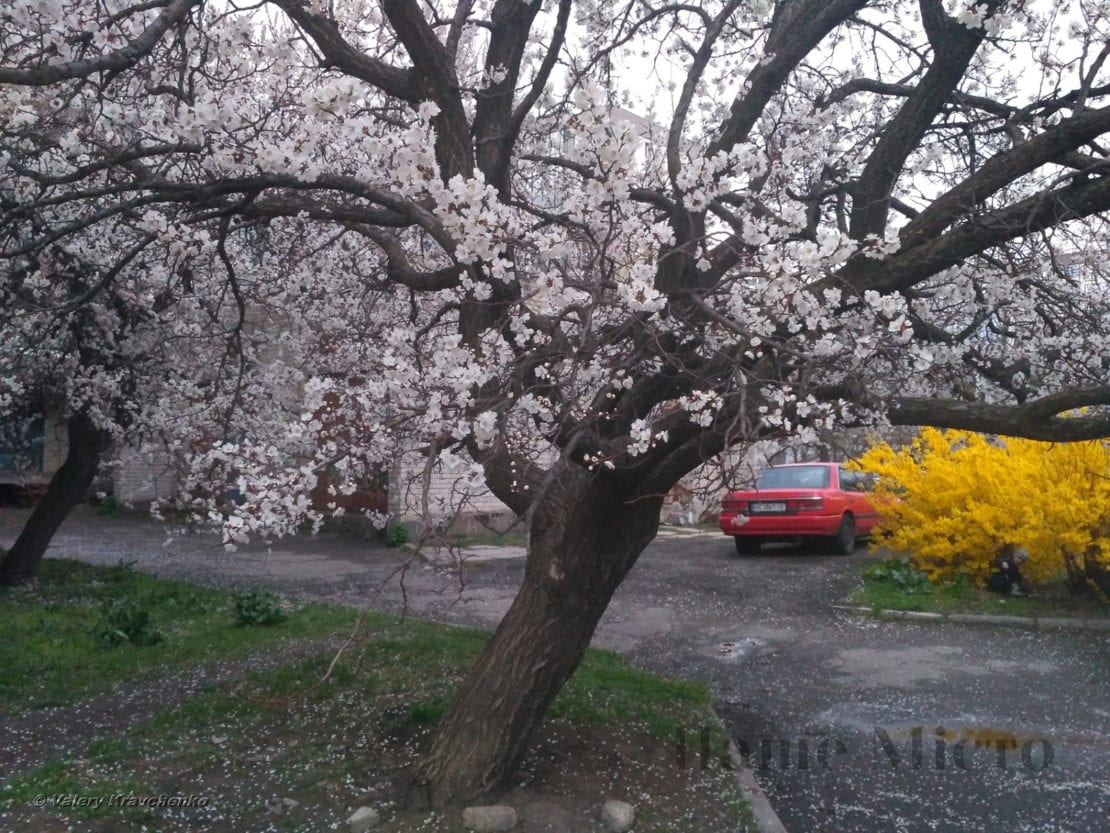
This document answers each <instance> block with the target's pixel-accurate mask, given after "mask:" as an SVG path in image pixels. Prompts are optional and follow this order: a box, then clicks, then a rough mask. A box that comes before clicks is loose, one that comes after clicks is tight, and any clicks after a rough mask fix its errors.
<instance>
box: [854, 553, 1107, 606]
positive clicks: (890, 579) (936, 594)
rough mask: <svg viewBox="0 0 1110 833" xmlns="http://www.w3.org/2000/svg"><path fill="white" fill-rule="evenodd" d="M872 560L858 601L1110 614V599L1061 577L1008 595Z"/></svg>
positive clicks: (965, 580) (863, 603)
mask: <svg viewBox="0 0 1110 833" xmlns="http://www.w3.org/2000/svg"><path fill="white" fill-rule="evenodd" d="M887 563H888V562H887V561H885V560H884V561H880V562H871V563H869V564H867V565H865V567H864V569H863V584H862V585H861V587H860V588H859V589H858V590H857V591H856V592H855V594H854V595H853V597H852V602H853V603H854V604H858V605H861V606H863V607H868V608H871V609H872V610H912V611H924V612H929V613H982V614H991V615H1003V616H1046V617H1047V616H1059V617H1081V618H1082V617H1107V616H1110V605H1104V604H1102V603H1100V602H1099V601H1097V600H1096V599H1092V598H1090V597H1089V596H1085V595H1081V594H1074V593H1070V592H1069V591H1068V589H1067V587H1066V586H1065V585H1064V583H1063V582H1060V583H1057V584H1051V585H1047V586H1045V587H1038V588H1036V595H1035V596H1026V597H1010V596H1002V595H999V594H998V593H992V592H990V591H989V590H984V589H982V588H979V587H976V586H975V585H973V584H972V583H971V582H970V581H969V580H968V578H967V577H966V576H962V575H961V576H959V577H957V578H956V579H953V580H950V581H942V582H939V583H936V584H930V583H929V582H928V581H913V580H908V579H903V580H898V573H897V571H895V575H894V576H889V575H884V573H886V572H887V571H885V570H883V569H881V568H879V565H885V564H887Z"/></svg>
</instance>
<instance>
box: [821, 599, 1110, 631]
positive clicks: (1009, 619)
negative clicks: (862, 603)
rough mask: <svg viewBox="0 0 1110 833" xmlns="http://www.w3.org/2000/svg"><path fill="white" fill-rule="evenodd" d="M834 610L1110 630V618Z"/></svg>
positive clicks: (929, 619) (886, 616)
mask: <svg viewBox="0 0 1110 833" xmlns="http://www.w3.org/2000/svg"><path fill="white" fill-rule="evenodd" d="M830 607H831V608H833V610H842V611H845V612H847V613H863V614H866V615H869V616H877V617H878V618H880V619H898V620H905V621H908V622H955V623H957V624H961V625H1000V626H1002V627H1008V628H1025V629H1027V630H1029V629H1033V628H1038V629H1044V630H1076V631H1079V630H1086V631H1106V632H1110V619H1069V618H1065V617H1060V616H998V615H995V614H990V613H928V612H925V611H919V610H872V609H871V608H869V607H859V606H857V605H839V604H834V605H830Z"/></svg>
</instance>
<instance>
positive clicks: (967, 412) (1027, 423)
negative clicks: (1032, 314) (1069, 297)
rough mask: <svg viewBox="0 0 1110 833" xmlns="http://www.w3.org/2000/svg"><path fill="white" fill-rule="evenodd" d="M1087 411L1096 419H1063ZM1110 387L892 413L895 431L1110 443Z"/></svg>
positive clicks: (941, 403)
mask: <svg viewBox="0 0 1110 833" xmlns="http://www.w3.org/2000/svg"><path fill="white" fill-rule="evenodd" d="M1082 407H1093V408H1096V410H1095V412H1094V413H1091V414H1083V415H1078V416H1069V417H1063V416H1060V414H1062V413H1065V412H1067V411H1071V410H1075V409H1077V408H1082ZM1108 407H1110V386H1106V385H1104V386H1102V387H1095V388H1082V389H1076V390H1068V391H1064V392H1062V393H1058V394H1053V395H1050V396H1045V397H1042V398H1040V399H1034V400H1032V401H1030V402H1027V403H1025V404H1023V405H994V404H990V403H987V402H959V401H955V400H940V399H901V400H898V401H897V402H895V403H894V405H893V406H892V407H891V409H890V421H891V422H892V423H894V424H895V425H934V426H937V427H938V428H958V429H961V430H964V431H980V432H982V433H985V434H1001V435H1003V436H1007V437H1025V438H1027V439H1030V440H1043V441H1046V442H1076V441H1079V440H1097V439H1104V438H1107V437H1110V410H1108Z"/></svg>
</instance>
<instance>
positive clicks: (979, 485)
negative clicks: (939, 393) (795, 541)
mask: <svg viewBox="0 0 1110 833" xmlns="http://www.w3.org/2000/svg"><path fill="white" fill-rule="evenodd" d="M853 467H855V468H857V469H859V470H862V471H867V472H872V473H874V474H877V475H878V476H879V480H878V484H877V487H876V490H875V496H874V497H875V502H876V504H877V506H878V507H879V508H880V512H882V514H883V516H884V518H885V520H884V522H883V524H882V526H881V527H880V529H879V530H878V532H877V534H876V535H875V537H874V539H873V546H886V547H890V548H891V549H893V550H894V551H896V552H905V553H907V554H908V555H909V557H910V558H911V559H912V561H913V563H914V565H915V566H916V567H917V568H918V569H920V570H922V571H923V572H924V573H925V574H926V575H928V576H929V578H930V579H931V580H933V581H936V580H938V579H941V578H947V577H952V576H955V575H957V574H959V573H961V572H962V573H966V574H967V575H968V576H969V577H970V578H971V579H972V580H973V581H976V582H982V581H983V580H985V579H986V577H987V575H988V574H989V573H990V571H991V569H992V567H991V562H992V560H993V559H994V557H995V556H996V555H998V553H999V550H1000V549H1001V548H1002V546H1003V545H1004V544H1005V543H1007V542H1014V543H1017V544H1020V545H1021V546H1023V547H1025V548H1026V549H1027V550H1029V553H1030V556H1031V557H1030V559H1029V561H1028V562H1026V564H1025V565H1024V566H1023V567H1022V572H1023V573H1024V574H1025V575H1026V577H1027V578H1028V579H1029V580H1030V581H1031V582H1033V583H1043V582H1045V581H1048V580H1050V579H1053V578H1056V577H1059V576H1062V575H1066V576H1067V577H1068V578H1069V580H1071V581H1072V582H1073V583H1075V584H1081V583H1087V581H1088V580H1089V579H1094V578H1096V576H1097V575H1104V574H1105V571H1106V568H1107V567H1110V443H1108V442H1106V441H1091V442H1076V443H1064V444H1057V443H1045V442H1036V441H1033V440H1024V439H1016V438H1005V439H1002V438H993V437H988V436H985V435H983V434H975V433H972V432H968V431H940V430H937V429H935V428H926V429H923V430H922V431H921V433H920V434H919V435H918V436H917V438H915V439H914V441H913V442H912V443H911V445H910V446H908V447H904V448H901V449H898V450H895V449H894V448H892V447H891V446H890V445H889V444H887V443H885V442H879V443H876V444H874V445H873V446H872V447H871V448H870V449H869V450H868V451H867V452H866V453H865V454H864V455H863V456H862V457H860V458H859V460H857V461H856V462H855V463H854V464H853Z"/></svg>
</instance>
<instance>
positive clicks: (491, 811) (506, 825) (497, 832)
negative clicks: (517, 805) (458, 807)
mask: <svg viewBox="0 0 1110 833" xmlns="http://www.w3.org/2000/svg"><path fill="white" fill-rule="evenodd" d="M463 827H465V828H466V829H467V830H473V831H475V833H505V831H507V830H512V829H513V828H514V827H516V810H514V809H513V808H512V807H507V806H505V805H504V804H489V805H487V806H484V807H467V808H466V809H465V810H463Z"/></svg>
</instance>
